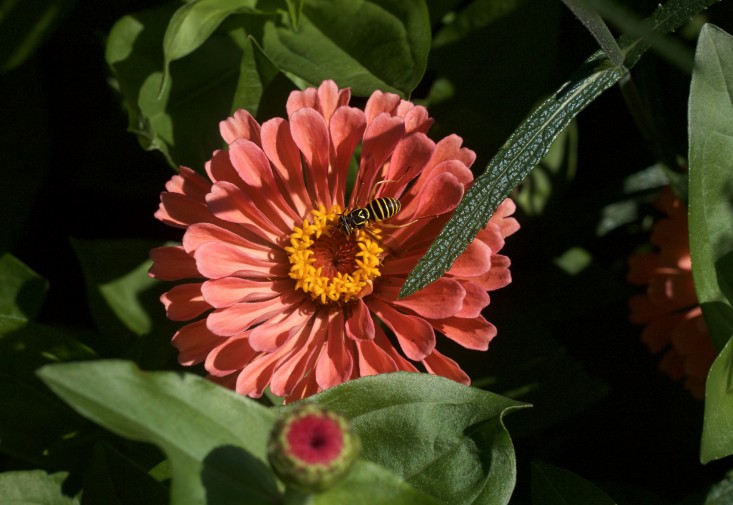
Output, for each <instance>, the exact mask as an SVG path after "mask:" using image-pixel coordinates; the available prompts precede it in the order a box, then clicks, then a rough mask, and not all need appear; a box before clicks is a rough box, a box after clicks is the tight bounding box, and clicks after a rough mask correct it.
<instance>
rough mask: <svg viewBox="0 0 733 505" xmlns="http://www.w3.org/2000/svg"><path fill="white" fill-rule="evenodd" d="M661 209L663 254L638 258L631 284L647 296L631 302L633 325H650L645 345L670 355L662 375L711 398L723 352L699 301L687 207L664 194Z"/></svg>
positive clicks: (658, 228) (658, 232) (658, 229)
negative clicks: (710, 383) (708, 390)
mask: <svg viewBox="0 0 733 505" xmlns="http://www.w3.org/2000/svg"><path fill="white" fill-rule="evenodd" d="M656 205H657V207H658V208H659V209H660V210H662V211H663V212H665V213H666V214H667V217H665V218H663V219H660V220H659V221H657V222H656V223H655V224H654V227H653V228H652V235H651V243H652V244H654V245H655V246H657V248H658V251H657V252H648V253H642V254H637V255H634V256H632V257H631V258H630V259H629V266H630V269H629V275H628V280H629V282H631V283H633V284H639V285H646V286H647V290H646V293H644V294H641V295H636V296H633V297H632V298H631V300H630V301H629V305H630V308H631V322H633V323H637V324H645V325H646V326H645V328H644V330H643V332H642V334H641V339H642V341H643V342H644V343H645V344H646V345H647V347H649V350H650V351H652V352H653V353H659V352H664V354H663V356H662V359H661V361H660V363H659V367H660V369H661V370H662V371H663V372H665V373H666V374H667V375H668V376H670V377H671V378H672V379H675V380H680V379H684V385H685V389H687V390H688V391H690V393H691V394H692V396H694V397H695V398H698V399H702V398H703V397H704V396H705V379H706V378H707V374H708V371H709V370H710V366H711V365H712V363H713V360H715V357H716V355H717V351H716V350H715V347H714V346H713V343H712V341H711V340H710V336H709V335H708V332H707V327H706V326H705V321H704V319H703V316H702V309H701V308H700V306H699V305H698V302H697V296H696V295H695V285H694V283H693V280H692V262H691V261H690V245H689V238H688V229H687V206H686V205H685V204H684V203H683V202H682V201H681V200H680V199H679V198H677V196H675V194H674V193H673V192H672V190H671V188H669V187H667V188H664V190H663V191H662V193H661V195H660V196H659V198H658V200H657V202H656Z"/></svg>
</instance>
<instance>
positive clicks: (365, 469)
mask: <svg viewBox="0 0 733 505" xmlns="http://www.w3.org/2000/svg"><path fill="white" fill-rule="evenodd" d="M312 499H313V505H342V504H344V503H348V504H349V505H372V504H374V505H438V504H439V503H445V502H442V501H439V500H437V499H435V498H433V497H431V496H428V495H426V494H425V493H423V492H421V491H419V490H417V489H415V488H414V487H412V486H410V485H409V484H408V483H407V482H405V481H404V480H403V479H402V478H400V477H398V476H396V475H395V474H394V473H392V472H389V471H387V470H385V469H384V468H382V467H380V466H379V465H376V464H374V463H371V462H369V461H357V462H356V464H355V465H354V468H353V469H352V470H351V472H350V473H349V475H348V476H347V477H346V478H345V479H344V480H342V481H340V482H339V483H338V484H336V485H335V486H334V487H332V488H331V489H328V490H327V491H325V492H324V493H321V494H317V495H314V496H313V497H312ZM451 503H458V502H456V501H451Z"/></svg>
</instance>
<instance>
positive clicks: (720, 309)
mask: <svg viewBox="0 0 733 505" xmlns="http://www.w3.org/2000/svg"><path fill="white" fill-rule="evenodd" d="M732 94H733V38H732V37H731V36H730V35H728V34H726V33H724V32H722V31H721V30H720V29H718V28H716V27H714V26H711V25H706V26H705V27H703V30H702V32H700V39H699V41H698V48H697V54H696V58H695V71H694V73H693V75H692V84H691V86H690V107H689V110H690V119H689V120H690V124H689V131H690V160H689V163H690V203H689V206H690V253H691V255H692V273H693V275H694V277H695V290H696V291H697V298H698V300H699V302H700V305H701V306H702V310H703V314H704V315H705V320H706V322H707V326H708V329H709V331H710V335H711V337H712V338H713V341H714V342H715V344H716V346H717V347H718V349H720V348H722V346H723V345H725V343H726V342H727V341H728V339H730V337H731V336H733V308H731V300H732V299H733V167H732V166H731V164H730V160H731V159H733V103H731V98H730V97H731V95H732Z"/></svg>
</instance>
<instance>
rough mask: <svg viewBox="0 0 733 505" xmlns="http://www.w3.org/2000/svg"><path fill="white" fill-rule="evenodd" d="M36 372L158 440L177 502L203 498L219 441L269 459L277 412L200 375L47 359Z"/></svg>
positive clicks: (90, 409)
mask: <svg viewBox="0 0 733 505" xmlns="http://www.w3.org/2000/svg"><path fill="white" fill-rule="evenodd" d="M39 376H40V377H41V379H42V380H43V381H44V382H45V383H46V384H47V385H48V386H49V387H50V388H51V390H53V391H54V392H55V393H56V394H57V395H59V396H60V397H61V398H62V399H63V400H64V401H66V402H67V403H69V404H70V405H71V406H72V407H73V408H74V409H75V410H77V411H78V412H79V413H81V414H82V415H84V416H85V417H88V418H89V419H91V420H93V421H94V422H96V423H98V424H100V425H102V426H104V427H105V428H107V429H109V430H111V431H112V432H114V433H116V434H118V435H121V436H123V437H126V438H130V439H132V440H137V441H142V442H148V443H152V444H155V445H157V446H159V447H160V448H161V449H162V450H163V451H164V452H165V454H166V456H168V458H169V460H170V469H171V475H172V485H171V500H172V503H176V504H200V503H204V500H205V489H204V486H203V484H202V482H201V478H200V474H201V471H202V465H203V462H204V460H205V458H206V457H207V456H208V454H209V453H210V452H211V451H212V450H213V449H215V448H216V447H219V446H222V445H236V446H238V447H242V448H244V449H245V450H247V452H249V453H250V454H252V455H253V456H254V457H256V458H257V459H259V460H260V461H266V459H265V454H266V442H267V437H268V434H269V431H270V429H271V427H272V423H273V421H274V413H273V412H272V411H270V410H268V409H266V408H264V407H262V406H260V405H259V404H257V403H256V402H254V401H253V400H250V399H248V398H244V397H242V396H240V395H237V394H236V393H234V392H233V391H229V390H227V389H225V388H222V387H221V386H218V385H216V384H214V383H212V382H209V381H206V380H204V379H202V378H200V377H197V376H195V375H190V374H179V373H174V372H142V371H140V370H139V369H138V368H137V367H135V365H134V364H132V363H129V362H123V361H95V362H89V363H74V364H61V365H55V366H47V367H44V368H42V369H41V370H40V371H39Z"/></svg>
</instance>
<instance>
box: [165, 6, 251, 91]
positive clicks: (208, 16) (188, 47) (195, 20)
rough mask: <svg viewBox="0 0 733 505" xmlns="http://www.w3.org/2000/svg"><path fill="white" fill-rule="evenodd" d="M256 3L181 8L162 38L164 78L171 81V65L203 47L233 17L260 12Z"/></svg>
mask: <svg viewBox="0 0 733 505" xmlns="http://www.w3.org/2000/svg"><path fill="white" fill-rule="evenodd" d="M256 3H257V2H256V1H255V0H196V1H193V2H189V3H187V4H185V5H183V6H182V7H181V8H179V9H178V10H177V11H176V12H175V14H173V17H172V18H171V20H170V23H169V24H168V27H167V29H166V31H165V35H164V37H163V56H164V59H165V61H164V68H165V70H164V77H163V83H162V84H161V88H165V87H166V86H167V84H168V80H169V79H170V72H169V68H170V64H171V62H173V61H175V60H178V59H180V58H183V57H184V56H187V55H189V54H191V53H192V52H193V51H195V50H196V49H198V48H199V47H201V46H202V45H203V43H204V42H206V40H207V39H208V38H209V37H210V36H211V35H212V34H213V33H214V31H215V30H216V29H217V28H218V27H219V25H220V24H221V23H222V21H224V20H225V19H226V18H227V17H229V16H231V15H232V14H240V13H244V12H257V10H256V9H255V8H254V7H255V5H256Z"/></svg>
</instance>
